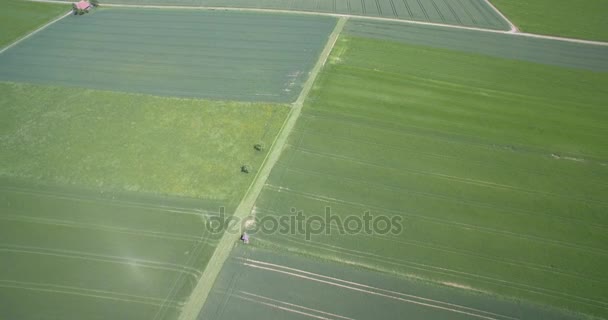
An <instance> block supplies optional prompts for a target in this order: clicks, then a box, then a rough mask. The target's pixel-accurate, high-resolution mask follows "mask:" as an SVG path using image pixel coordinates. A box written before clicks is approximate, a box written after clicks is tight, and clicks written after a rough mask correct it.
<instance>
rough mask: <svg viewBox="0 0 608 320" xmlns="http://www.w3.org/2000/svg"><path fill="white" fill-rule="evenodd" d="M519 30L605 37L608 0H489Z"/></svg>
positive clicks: (602, 39) (605, 39)
mask: <svg viewBox="0 0 608 320" xmlns="http://www.w3.org/2000/svg"><path fill="white" fill-rule="evenodd" d="M492 3H494V4H495V5H496V6H497V7H498V9H500V10H501V11H502V12H503V13H504V14H506V15H507V17H508V18H509V19H510V20H511V21H512V22H513V23H515V24H516V25H517V26H518V27H519V28H520V29H521V30H522V31H525V32H531V33H540V34H549V35H555V36H562V37H574V38H580V39H589V40H600V41H608V20H606V15H605V12H608V3H607V2H606V1H603V0H587V1H579V2H571V1H566V0H558V1H549V0H531V1H510V0H492Z"/></svg>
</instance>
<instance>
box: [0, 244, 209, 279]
mask: <svg viewBox="0 0 608 320" xmlns="http://www.w3.org/2000/svg"><path fill="white" fill-rule="evenodd" d="M0 251H3V252H11V253H19V254H34V255H42V256H52V257H58V258H67V259H78V260H86V261H98V262H105V263H113V264H121V265H137V266H141V267H144V268H150V269H158V270H166V271H172V272H177V273H186V274H188V275H189V276H191V277H194V278H196V277H198V276H200V274H201V271H199V270H197V269H195V268H192V267H188V266H184V265H178V264H174V263H169V262H162V261H151V260H144V259H134V258H128V257H122V256H116V255H105V254H94V253H90V252H79V251H72V250H61V249H46V248H41V247H31V246H18V245H3V246H0Z"/></svg>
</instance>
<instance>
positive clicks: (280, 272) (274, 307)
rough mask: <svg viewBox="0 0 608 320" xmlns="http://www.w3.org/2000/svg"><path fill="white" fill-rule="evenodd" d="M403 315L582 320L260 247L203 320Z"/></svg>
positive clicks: (238, 251)
mask: <svg viewBox="0 0 608 320" xmlns="http://www.w3.org/2000/svg"><path fill="white" fill-rule="evenodd" d="M286 293H287V294H286ZM378 306H382V308H379V307H378ZM403 315H407V316H408V318H409V319H454V320H456V319H486V320H508V319H552V320H567V319H576V318H575V317H573V316H572V315H567V314H562V313H559V312H555V311H552V310H548V309H543V308H538V307H537V306H533V305H529V304H526V303H519V302H517V301H512V300H505V299H498V298H496V297H492V296H489V295H480V294H474V293H473V294H472V293H470V292H468V291H466V290H462V289H461V288H448V287H444V286H429V285H428V284H427V283H423V282H420V281H416V280H412V279H404V278H401V277H398V276H395V275H388V274H384V273H378V272H370V271H369V270H364V269H358V268H355V267H353V266H349V265H345V264H344V263H335V262H327V261H319V260H317V259H314V258H313V257H310V256H299V255H294V254H284V253H277V252H276V251H268V250H264V249H260V248H258V247H257V246H256V245H255V244H254V245H253V246H252V245H250V246H247V247H244V246H238V247H236V248H235V249H234V250H233V253H232V255H231V257H230V259H229V260H228V261H227V262H226V264H225V265H224V268H223V269H222V273H221V274H220V276H219V277H218V280H217V282H216V285H215V286H214V289H213V292H212V294H211V296H210V297H209V298H208V299H207V304H206V305H205V308H204V309H203V312H202V313H201V314H200V316H199V318H198V319H199V320H204V319H205V320H206V319H214V320H224V319H225V320H228V319H242V318H249V319H271V318H272V319H307V318H319V319H401V318H402V317H403Z"/></svg>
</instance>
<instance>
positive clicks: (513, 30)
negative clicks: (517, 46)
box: [0, 0, 608, 53]
mask: <svg viewBox="0 0 608 320" xmlns="http://www.w3.org/2000/svg"><path fill="white" fill-rule="evenodd" d="M28 1H34V2H46V3H72V2H70V1H53V0H28ZM485 1H486V2H487V3H489V4H490V5H491V3H490V2H489V1H488V0H485ZM104 6H105V7H117V8H151V9H187V10H217V11H243V12H268V13H287V14H305V15H323V16H331V17H338V18H340V17H342V18H353V19H362V20H375V21H385V22H399V23H405V24H413V25H422V26H436V27H443V28H450V29H461V30H471V31H481V32H488V33H497V34H511V35H514V36H520V37H527V38H537V39H546V40H556V41H564V42H572V43H580V44H589V45H598V46H608V42H602V41H592V40H583V39H575V38H567V37H556V36H548V35H539V34H532V33H525V32H519V30H518V29H517V27H516V26H515V25H514V24H513V23H512V22H511V21H509V20H508V19H506V17H505V16H504V15H503V14H502V13H501V12H500V11H498V10H497V9H496V7H494V6H493V5H491V7H492V8H494V10H495V11H496V12H497V13H498V14H499V15H500V16H502V17H503V19H505V21H507V23H508V24H509V25H510V30H507V31H503V30H492V29H484V28H476V27H466V26H458V25H451V24H444V23H434V22H423V21H411V20H402V19H395V18H383V17H370V16H360V15H352V14H336V13H324V12H310V11H297V10H283V9H258V8H228V7H188V6H162V5H161V6H158V5H128V4H104ZM66 16H67V15H66ZM47 26H48V25H47ZM45 27H46V26H45ZM11 46H12V45H11ZM2 51H4V50H2ZM2 51H0V53H2Z"/></svg>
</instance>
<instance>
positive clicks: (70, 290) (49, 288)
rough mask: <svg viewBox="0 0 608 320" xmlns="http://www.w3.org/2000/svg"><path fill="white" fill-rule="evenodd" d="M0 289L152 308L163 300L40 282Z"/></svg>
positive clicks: (7, 282)
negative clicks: (87, 298)
mask: <svg viewBox="0 0 608 320" xmlns="http://www.w3.org/2000/svg"><path fill="white" fill-rule="evenodd" d="M0 287H3V288H13V289H22V290H32V291H42V292H51V293H61V294H68V295H77V296H83V297H89V298H96V299H108V300H116V301H121V302H127V303H141V304H149V305H152V306H159V305H160V304H161V302H162V299H159V298H155V297H147V296H139V295H133V294H127V293H120V292H115V291H106V290H95V289H88V288H81V287H73V286H63V285H57V284H50V283H38V282H25V281H14V280H0ZM182 304H183V302H182V301H175V300H173V301H170V303H169V305H170V306H171V307H172V308H179V306H180V305H182Z"/></svg>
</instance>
